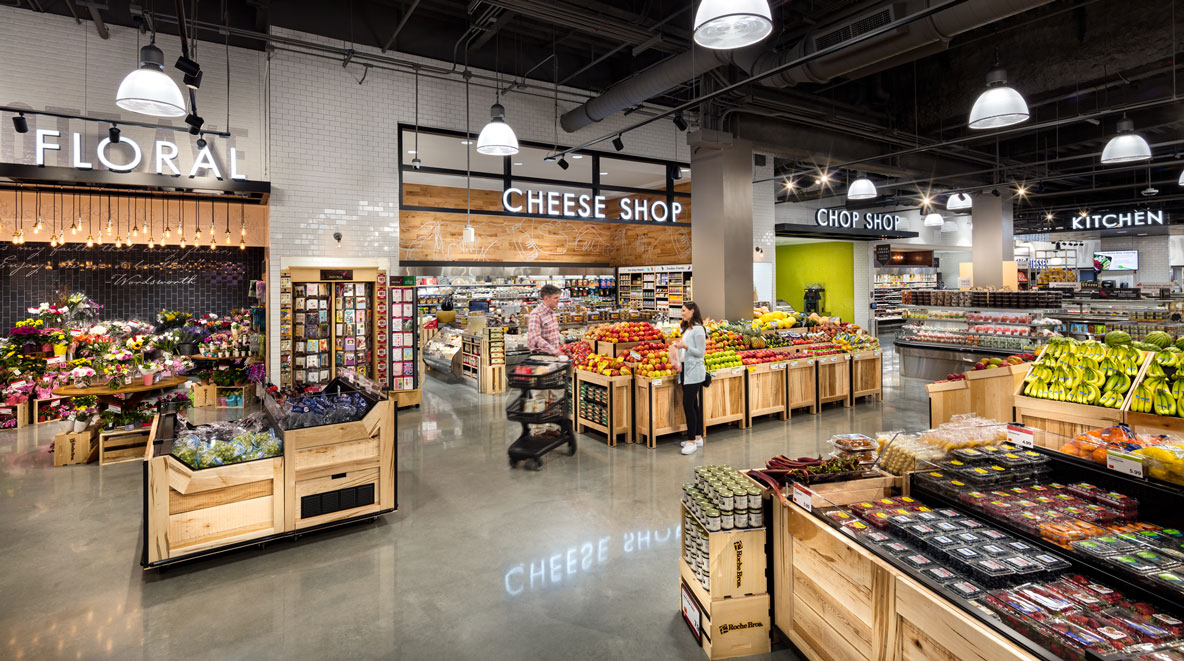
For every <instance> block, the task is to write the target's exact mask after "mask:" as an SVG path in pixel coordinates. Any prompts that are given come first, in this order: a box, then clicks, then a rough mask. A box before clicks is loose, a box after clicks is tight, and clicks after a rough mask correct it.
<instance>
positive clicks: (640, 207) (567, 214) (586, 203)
mask: <svg viewBox="0 0 1184 661" xmlns="http://www.w3.org/2000/svg"><path fill="white" fill-rule="evenodd" d="M615 201H616V202H617V203H619V206H620V210H619V211H618V212H617V214H616V216H615V217H611V218H610V216H609V215H608V214H607V212H606V211H607V206H608V198H606V197H605V196H603V195H587V194H583V195H577V194H576V193H560V192H558V191H539V190H522V189H520V188H507V189H506V190H505V192H503V193H502V208H504V209H505V210H506V211H509V212H510V213H524V214H528V215H531V216H562V217H564V218H584V219H587V220H631V221H652V222H658V223H664V222H672V223H673V222H678V215H679V214H680V213H682V210H683V206H682V204H681V203H679V202H670V203H667V202H666V200H661V199H659V200H653V199H638V198H632V197H622V198H619V199H617V200H615Z"/></svg>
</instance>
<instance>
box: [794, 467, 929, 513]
mask: <svg viewBox="0 0 1184 661" xmlns="http://www.w3.org/2000/svg"><path fill="white" fill-rule="evenodd" d="M877 473H878V475H876V476H875V477H865V478H861V479H858V480H844V481H842V482H823V483H822V484H812V485H810V486H809V490H810V491H811V492H812V493H813V496H812V500H811V502H812V504H813V506H814V507H833V506H835V505H850V504H852V503H861V502H864V501H868V500H879V499H880V498H887V497H889V496H892V495H894V494H898V493H900V490H901V488H902V486H903V485H905V484H907V481H906V480H905V479H904V478H903V477H900V476H897V475H889V474H888V473H883V472H880V471H877Z"/></svg>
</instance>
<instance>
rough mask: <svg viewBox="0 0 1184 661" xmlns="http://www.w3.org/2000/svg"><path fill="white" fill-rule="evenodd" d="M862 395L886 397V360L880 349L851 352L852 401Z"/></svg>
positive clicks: (880, 399)
mask: <svg viewBox="0 0 1184 661" xmlns="http://www.w3.org/2000/svg"><path fill="white" fill-rule="evenodd" d="M860 397H875V398H876V401H877V402H878V401H882V400H883V399H884V360H883V356H882V355H881V354H880V351H879V350H878V349H877V350H876V351H861V352H858V353H853V354H851V402H852V403H854V402H855V400H857V399H859V398H860Z"/></svg>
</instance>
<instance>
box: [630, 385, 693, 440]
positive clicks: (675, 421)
mask: <svg viewBox="0 0 1184 661" xmlns="http://www.w3.org/2000/svg"><path fill="white" fill-rule="evenodd" d="M633 406H634V409H633V439H634V440H635V441H636V442H638V443H645V444H646V446H648V447H649V448H650V449H653V448H655V447H657V441H658V437H659V436H665V435H667V434H683V433H685V432H686V430H687V419H686V415H684V414H683V410H682V386H681V385H679V383H678V376H677V375H675V376H664V377H661V378H656V379H651V378H650V377H648V376H634V377H633Z"/></svg>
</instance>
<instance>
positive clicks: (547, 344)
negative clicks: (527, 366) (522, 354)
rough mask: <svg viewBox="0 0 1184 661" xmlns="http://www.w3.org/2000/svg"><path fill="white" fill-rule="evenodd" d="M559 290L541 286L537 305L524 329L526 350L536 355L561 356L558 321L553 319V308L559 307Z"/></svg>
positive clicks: (551, 286)
mask: <svg viewBox="0 0 1184 661" xmlns="http://www.w3.org/2000/svg"><path fill="white" fill-rule="evenodd" d="M559 293H560V292H559V288H558V287H556V286H554V285H543V288H542V289H540V290H539V305H538V306H537V307H535V309H534V311H533V312H531V313H530V320H529V322H528V323H527V328H526V348H528V349H530V350H531V351H534V352H536V353H546V354H550V355H552V356H561V355H563V351H562V350H560V348H559V347H560V342H561V341H562V340H561V338H560V337H559V320H558V319H556V318H555V308H558V307H559Z"/></svg>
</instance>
